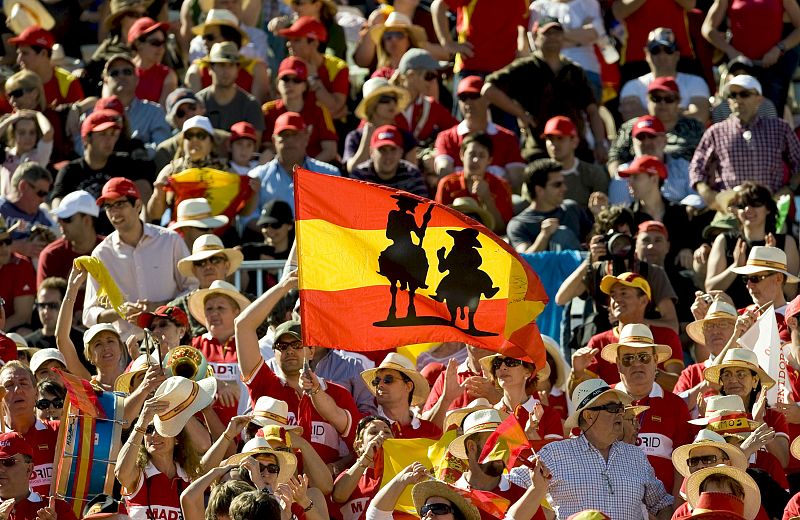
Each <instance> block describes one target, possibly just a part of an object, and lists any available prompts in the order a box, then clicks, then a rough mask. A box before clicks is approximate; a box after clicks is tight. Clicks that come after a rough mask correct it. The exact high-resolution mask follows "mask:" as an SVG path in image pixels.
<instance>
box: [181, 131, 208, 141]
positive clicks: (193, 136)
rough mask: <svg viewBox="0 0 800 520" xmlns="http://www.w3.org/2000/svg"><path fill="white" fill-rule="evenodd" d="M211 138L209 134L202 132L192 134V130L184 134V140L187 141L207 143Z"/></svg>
mask: <svg viewBox="0 0 800 520" xmlns="http://www.w3.org/2000/svg"><path fill="white" fill-rule="evenodd" d="M209 137H210V136H209V135H208V134H207V133H205V132H203V131H202V130H201V131H199V132H192V131H191V130H187V131H186V132H184V133H183V138H184V139H186V140H187V141H191V140H192V139H198V140H200V141H205V140H206V139H208V138H209Z"/></svg>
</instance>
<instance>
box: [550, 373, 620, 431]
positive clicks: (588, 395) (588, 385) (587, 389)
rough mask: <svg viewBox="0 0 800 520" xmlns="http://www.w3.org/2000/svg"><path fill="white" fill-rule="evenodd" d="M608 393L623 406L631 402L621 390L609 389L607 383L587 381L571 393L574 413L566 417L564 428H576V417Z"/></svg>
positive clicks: (594, 380)
mask: <svg viewBox="0 0 800 520" xmlns="http://www.w3.org/2000/svg"><path fill="white" fill-rule="evenodd" d="M608 393H613V394H615V395H616V396H617V398H618V399H619V400H620V402H622V404H624V405H625V406H627V405H629V404H631V403H632V402H633V398H632V397H631V396H629V395H628V394H626V393H625V392H623V391H622V390H617V389H616V388H611V387H610V386H608V383H606V382H605V381H603V380H602V379H588V380H586V381H584V382H582V383H581V384H579V385H578V386H576V387H575V391H574V392H572V403H573V404H574V405H575V411H574V412H572V413H571V414H570V415H569V417H567V420H566V421H565V422H564V427H565V428H569V429H572V428H575V427H577V426H578V417H580V415H581V412H582V411H584V410H585V409H586V408H589V407H590V406H592V404H593V403H594V402H595V401H597V400H598V399H600V398H601V397H603V396H604V395H606V394H608Z"/></svg>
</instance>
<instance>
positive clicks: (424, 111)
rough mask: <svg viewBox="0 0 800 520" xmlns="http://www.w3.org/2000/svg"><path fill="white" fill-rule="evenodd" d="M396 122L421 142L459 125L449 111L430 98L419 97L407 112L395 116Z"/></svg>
mask: <svg viewBox="0 0 800 520" xmlns="http://www.w3.org/2000/svg"><path fill="white" fill-rule="evenodd" d="M409 116H410V118H409ZM395 121H396V122H397V123H398V124H401V123H402V124H403V125H404V126H405V128H408V129H409V130H410V131H411V133H412V134H414V137H416V138H417V139H418V140H420V141H425V140H426V139H430V138H431V137H433V135H434V134H438V133H439V132H441V131H442V130H447V129H448V128H452V127H454V126H456V125H457V124H458V120H457V119H456V118H454V117H453V114H451V113H450V111H449V110H447V109H446V108H445V107H444V106H442V104H441V103H439V102H438V101H436V100H435V99H433V98H432V97H428V96H425V97H418V98H417V99H416V100H415V101H414V102H413V103H411V105H409V106H408V108H406V110H404V111H403V112H401V113H399V114H397V116H395Z"/></svg>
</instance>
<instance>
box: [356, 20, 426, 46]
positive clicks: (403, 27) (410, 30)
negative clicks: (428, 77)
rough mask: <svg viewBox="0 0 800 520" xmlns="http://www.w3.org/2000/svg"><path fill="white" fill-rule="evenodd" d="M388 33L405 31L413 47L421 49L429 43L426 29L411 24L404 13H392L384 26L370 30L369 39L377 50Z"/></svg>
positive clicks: (377, 26) (376, 26)
mask: <svg viewBox="0 0 800 520" xmlns="http://www.w3.org/2000/svg"><path fill="white" fill-rule="evenodd" d="M386 31H403V32H405V33H406V34H408V37H409V39H410V40H411V42H412V45H411V46H412V47H420V46H421V45H422V44H423V43H425V42H426V41H428V35H427V34H425V29H423V28H422V27H421V26H419V25H415V24H413V23H412V22H411V19H410V18H409V17H408V16H406V15H404V14H403V13H398V12H397V11H392V12H391V13H389V16H387V17H386V21H385V22H383V23H382V24H378V25H373V26H372V27H370V29H369V37H370V39H372V42H373V43H374V44H375V46H376V47H377V48H380V47H381V38H383V33H385V32H386Z"/></svg>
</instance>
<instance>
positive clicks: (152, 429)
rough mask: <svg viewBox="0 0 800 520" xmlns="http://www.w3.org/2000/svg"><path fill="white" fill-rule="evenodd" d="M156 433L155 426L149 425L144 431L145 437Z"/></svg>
mask: <svg viewBox="0 0 800 520" xmlns="http://www.w3.org/2000/svg"><path fill="white" fill-rule="evenodd" d="M155 432H156V427H155V425H154V424H148V425H147V428H145V429H144V434H145V435H153V434H154V433H155Z"/></svg>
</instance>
